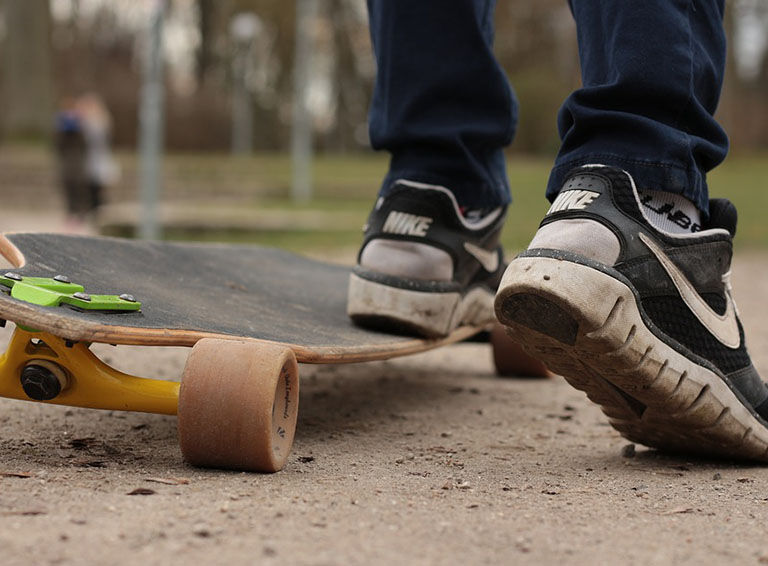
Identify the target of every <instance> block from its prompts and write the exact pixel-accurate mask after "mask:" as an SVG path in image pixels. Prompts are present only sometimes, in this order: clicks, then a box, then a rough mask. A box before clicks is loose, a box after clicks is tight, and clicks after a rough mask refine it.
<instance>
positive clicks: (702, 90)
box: [547, 0, 728, 215]
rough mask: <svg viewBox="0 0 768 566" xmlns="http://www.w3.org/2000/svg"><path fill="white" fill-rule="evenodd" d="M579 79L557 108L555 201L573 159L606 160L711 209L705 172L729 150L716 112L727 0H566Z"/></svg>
mask: <svg viewBox="0 0 768 566" xmlns="http://www.w3.org/2000/svg"><path fill="white" fill-rule="evenodd" d="M570 3H571V9H572V11H573V15H574V18H575V19H576V24H577V29H578V38H579V55H580V59H581V65H582V88H580V89H579V90H577V91H576V92H574V93H573V94H572V95H571V96H570V97H569V98H568V100H566V102H565V104H564V105H563V107H562V108H561V110H560V114H559V116H558V128H559V131H560V135H561V137H562V147H561V149H560V152H559V154H558V156H557V160H556V162H555V167H554V169H553V171H552V175H551V177H550V180H549V185H548V187H547V197H548V198H549V199H550V200H554V198H555V197H556V195H557V194H558V192H559V191H560V188H561V187H562V185H563V181H564V179H565V176H566V175H567V174H568V172H569V171H570V170H571V169H573V168H574V167H577V166H580V165H585V164H590V163H603V164H607V165H614V166H616V167H620V168H622V169H624V170H625V171H627V172H628V173H630V174H631V175H632V176H633V177H634V179H635V182H636V183H637V185H638V188H639V189H640V190H647V189H650V190H658V191H667V192H671V193H677V194H680V195H682V196H684V197H685V198H687V199H689V200H691V201H693V202H694V203H695V205H696V206H697V207H698V208H699V210H700V211H701V212H703V213H704V214H705V215H706V213H707V211H708V197H707V184H706V173H707V171H709V170H711V169H712V168H713V167H715V166H716V165H718V164H719V163H720V162H721V161H722V160H723V159H724V158H725V155H726V153H727V151H728V138H727V137H726V135H725V132H724V131H723V129H722V128H721V127H720V126H719V125H718V123H717V122H716V121H715V119H714V117H713V114H714V112H715V109H716V107H717V103H718V100H719V98H720V90H721V88H722V84H723V75H724V69H725V31H724V29H723V24H722V18H723V11H724V0H647V1H643V2H625V1H623V0H571V2H570Z"/></svg>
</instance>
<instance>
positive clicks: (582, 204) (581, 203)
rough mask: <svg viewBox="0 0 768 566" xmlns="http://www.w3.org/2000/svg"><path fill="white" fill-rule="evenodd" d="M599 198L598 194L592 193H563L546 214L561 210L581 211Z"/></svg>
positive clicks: (577, 191) (580, 191)
mask: <svg viewBox="0 0 768 566" xmlns="http://www.w3.org/2000/svg"><path fill="white" fill-rule="evenodd" d="M599 196H600V193H596V192H594V191H584V190H574V191H563V192H562V193H560V194H559V195H557V198H556V199H555V202H553V203H552V206H551V207H549V210H548V211H547V214H552V213H553V212H560V211H562V210H583V209H585V208H587V206H589V205H590V204H591V203H592V201H594V200H595V199H596V198H597V197H599Z"/></svg>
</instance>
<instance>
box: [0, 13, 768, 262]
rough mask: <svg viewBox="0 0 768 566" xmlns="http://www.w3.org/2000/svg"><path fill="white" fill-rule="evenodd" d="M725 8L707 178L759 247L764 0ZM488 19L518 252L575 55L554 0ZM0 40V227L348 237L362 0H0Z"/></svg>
mask: <svg viewBox="0 0 768 566" xmlns="http://www.w3.org/2000/svg"><path fill="white" fill-rule="evenodd" d="M727 10H728V13H727V17H726V27H727V32H728V35H729V41H730V43H729V46H730V50H729V61H728V71H727V76H726V84H725V90H724V93H723V98H722V101H721V105H720V109H719V114H718V118H719V120H720V121H721V123H722V124H723V125H724V126H725V128H726V130H727V131H728V133H729V136H730V139H731V144H732V151H731V155H730V157H729V158H728V160H727V161H726V164H725V165H723V166H721V167H720V168H718V169H717V170H716V171H715V172H714V173H713V174H712V175H711V177H710V182H711V187H712V192H713V194H714V196H718V195H722V196H728V197H729V198H731V200H733V201H735V202H736V204H737V206H739V208H740V214H741V224H740V234H739V236H740V237H739V239H738V242H739V244H738V245H739V246H740V247H741V248H752V247H757V248H760V247H765V246H768V223H766V222H765V221H764V220H763V218H762V217H761V215H763V213H764V211H765V210H766V205H768V193H767V192H766V190H765V179H767V178H768V2H766V1H765V0H731V1H729V2H728V3H727ZM496 29H497V31H496V52H497V55H498V58H499V60H500V61H501V63H502V65H503V66H504V68H505V69H506V70H507V72H508V75H509V77H510V79H511V82H512V84H513V85H514V87H515V89H516V92H517V95H518V98H519V99H520V107H521V120H520V125H519V129H518V133H517V137H516V140H515V143H514V144H513V146H512V147H511V148H510V150H509V153H508V156H509V174H510V180H511V183H512V187H513V194H514V197H515V207H514V209H513V211H512V212H511V215H510V219H509V222H508V227H507V228H506V231H505V236H504V239H505V243H506V245H507V247H508V249H509V250H510V251H514V250H515V249H520V248H522V247H523V246H524V245H525V244H526V243H527V240H528V239H529V238H530V236H531V234H532V233H533V231H534V230H535V228H536V225H537V222H538V219H539V217H540V216H541V215H542V214H543V213H544V211H545V210H546V208H547V204H546V202H545V201H544V199H543V187H544V185H545V183H546V179H547V176H548V174H549V167H550V164H551V162H552V159H553V157H554V154H555V152H556V150H557V146H558V138H557V132H556V126H555V117H556V113H557V110H558V108H559V106H560V104H561V103H562V101H563V99H564V98H565V97H566V96H567V95H568V93H569V92H570V91H571V90H573V89H574V88H576V87H578V84H579V64H578V58H577V53H576V31H575V27H574V24H573V21H572V18H571V15H570V12H569V11H568V8H567V3H566V2H565V0H537V1H535V2H533V1H531V0H503V1H502V2H499V5H498V7H497V10H496ZM0 54H1V55H0V108H2V112H1V113H0V187H1V188H2V199H3V202H2V205H0V224H1V225H0V230H2V231H7V230H30V229H34V230H67V231H72V232H83V233H93V232H99V233H103V234H109V235H121V236H144V237H164V238H171V239H196V240H228V241H248V242H257V243H264V244H269V245H279V246H283V247H288V248H291V249H296V250H299V251H304V252H309V253H313V252H318V251H320V250H327V249H335V250H341V252H340V253H342V255H343V254H344V253H350V254H351V253H354V250H355V249H356V247H357V245H358V243H359V238H360V228H361V226H362V224H363V222H364V220H365V217H366V215H367V212H368V209H369V207H370V205H371V203H372V201H373V197H374V195H375V192H376V190H377V188H378V184H379V182H380V180H381V178H382V176H383V174H384V172H385V170H386V166H387V156H386V155H383V154H378V153H374V152H372V151H371V150H370V148H369V145H368V137H367V126H366V114H367V108H368V103H369V98H370V95H371V90H372V86H373V80H374V75H375V65H374V62H373V59H372V55H371V48H370V39H369V35H368V28H367V14H366V6H365V1H364V0H295V1H290V2H288V1H286V0H135V1H132V2H114V1H110V0H50V1H49V0H0ZM662 64H663V62H662ZM93 147H96V150H93ZM89 148H90V149H89ZM63 180H64V181H67V183H69V184H67V183H64V182H63ZM65 185H66V186H65ZM77 187H85V188H80V189H78V188H77ZM78 191H80V193H79V196H78ZM66 195H69V198H66ZM73 195H74V197H73ZM73 198H74V201H75V205H73V204H72V201H73ZM67 211H68V212H67Z"/></svg>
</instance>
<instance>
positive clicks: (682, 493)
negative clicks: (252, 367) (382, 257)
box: [0, 254, 768, 565]
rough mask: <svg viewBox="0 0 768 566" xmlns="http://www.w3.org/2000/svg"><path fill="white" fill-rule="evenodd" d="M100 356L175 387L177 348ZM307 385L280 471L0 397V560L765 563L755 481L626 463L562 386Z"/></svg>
mask: <svg viewBox="0 0 768 566" xmlns="http://www.w3.org/2000/svg"><path fill="white" fill-rule="evenodd" d="M767 282H768V255H755V254H752V255H742V256H741V257H740V258H739V259H738V260H737V269H736V272H735V287H736V297H737V299H738V300H739V303H740V306H741V309H742V313H743V318H744V322H745V326H746V328H747V336H748V337H749V343H750V344H751V346H752V353H753V357H754V360H755V363H756V365H757V366H758V368H759V369H761V370H762V372H763V374H764V375H767V374H768V350H763V349H762V348H761V346H762V344H764V343H765V342H766V339H768V320H766V317H765V315H764V313H765V308H764V304H765V303H764V301H765V298H766V297H768V288H766V287H767ZM10 332H11V328H10V325H9V328H7V329H5V330H4V331H2V334H0V341H2V342H3V343H4V342H5V341H6V340H7V338H8V336H9V335H10ZM99 352H100V353H101V354H102V355H103V357H104V358H105V359H106V360H107V361H109V362H111V363H113V364H114V365H116V366H117V367H119V368H121V369H125V370H130V371H133V372H136V373H138V374H140V375H147V376H171V377H175V376H179V375H180V373H181V371H182V368H183V365H184V361H185V359H186V355H187V352H188V351H187V350H185V349H182V348H152V349H142V348H125V347H122V348H112V347H100V348H99ZM301 372H302V392H301V413H300V417H299V428H298V433H297V438H296V442H295V445H294V450H293V453H292V455H291V457H290V459H289V463H288V465H287V467H286V469H285V470H284V471H282V472H280V473H278V474H274V475H256V474H243V473H233V472H222V471H210V470H200V469H195V468H192V467H189V466H187V465H185V464H184V463H183V461H182V459H181V454H180V451H179V448H178V446H177V439H176V421H175V418H172V417H163V416H156V415H146V414H130V413H128V414H124V413H115V412H103V411H91V410H85V409H70V408H65V407H55V406H43V405H38V404H33V403H25V402H18V401H9V400H0V563H2V564H3V565H13V564H182V563H201V564H278V563H279V564H316V565H323V564H398V563H400V564H464V565H468V564H510V563H512V564H515V563H521V564H525V563H532V564H533V563H535V564H542V563H544V564H549V563H567V564H594V563H623V564H644V565H645V564H671V563H672V564H709V563H713V564H714V563H725V562H728V563H733V564H735V563H738V564H757V563H768V537H766V524H767V523H766V519H767V518H768V470H766V469H765V468H764V467H760V466H750V465H738V464H734V463H729V462H713V461H702V460H691V459H688V458H678V457H674V456H665V455H660V454H658V453H656V452H653V451H648V450H645V449H644V448H642V447H640V446H638V447H637V450H636V452H635V453H634V455H633V453H632V450H630V449H629V448H628V442H627V441H625V440H623V439H622V438H621V437H619V435H618V434H617V433H616V432H614V431H613V429H612V428H610V427H609V426H608V425H607V423H606V420H605V418H603V416H602V414H601V413H600V411H599V410H598V409H596V408H595V407H593V406H592V405H590V404H589V403H588V402H587V400H586V398H584V397H583V395H582V394H580V393H579V392H577V391H575V390H572V389H571V388H569V387H568V386H567V385H566V384H565V382H564V381H563V380H562V379H561V378H553V379H549V380H524V379H523V380H520V379H518V380H508V379H499V378H496V377H495V376H494V375H493V369H492V364H491V361H490V352H489V349H488V347H487V346H484V345H480V344H461V345H457V346H452V347H449V348H445V349H443V350H439V351H435V352H431V353H428V354H421V355H418V356H413V357H410V358H404V359H399V360H394V361H389V362H378V363H369V364H360V365H348V366H302V368H301ZM137 490H138V491H137Z"/></svg>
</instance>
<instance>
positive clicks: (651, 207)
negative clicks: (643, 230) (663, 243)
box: [638, 190, 701, 234]
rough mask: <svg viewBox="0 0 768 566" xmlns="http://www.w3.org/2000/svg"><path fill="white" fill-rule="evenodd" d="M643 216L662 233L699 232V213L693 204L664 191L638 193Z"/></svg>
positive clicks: (682, 197)
mask: <svg viewBox="0 0 768 566" xmlns="http://www.w3.org/2000/svg"><path fill="white" fill-rule="evenodd" d="M638 193H639V194H640V204H641V205H642V206H641V209H642V211H643V214H644V215H645V217H646V218H647V219H648V221H649V222H650V223H651V224H652V225H653V226H654V227H655V228H657V229H658V230H661V231H662V232H670V233H672V234H692V233H693V232H698V231H699V230H701V213H700V212H699V210H698V209H697V208H696V205H694V204H693V202H691V201H689V200H688V199H687V198H685V197H684V196H681V195H677V194H674V193H665V192H664V191H648V190H642V191H640V190H639V191H638Z"/></svg>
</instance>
